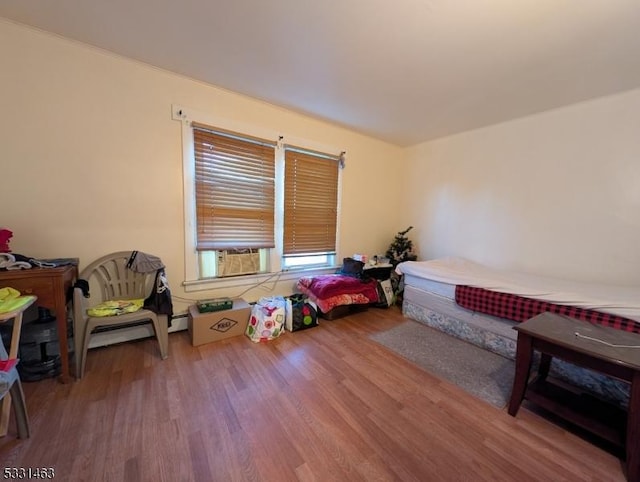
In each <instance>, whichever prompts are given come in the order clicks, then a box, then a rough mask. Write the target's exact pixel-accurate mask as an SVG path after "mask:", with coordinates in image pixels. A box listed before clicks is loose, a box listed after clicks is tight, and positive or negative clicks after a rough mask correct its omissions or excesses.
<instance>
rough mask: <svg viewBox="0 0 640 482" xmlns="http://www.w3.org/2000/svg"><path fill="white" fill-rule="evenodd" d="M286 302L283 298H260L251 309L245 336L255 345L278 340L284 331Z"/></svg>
mask: <svg viewBox="0 0 640 482" xmlns="http://www.w3.org/2000/svg"><path fill="white" fill-rule="evenodd" d="M285 315H286V301H285V299H284V297H282V296H272V297H265V298H260V299H259V300H258V302H257V303H256V304H255V305H253V307H252V308H251V316H250V317H249V324H248V325H247V330H246V332H245V334H246V335H247V336H248V337H249V339H250V340H251V341H253V342H255V343H258V342H260V341H269V340H273V339H274V338H278V337H279V336H280V335H281V334H282V332H283V331H284V321H285Z"/></svg>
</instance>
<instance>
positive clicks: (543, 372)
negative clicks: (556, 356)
mask: <svg viewBox="0 0 640 482" xmlns="http://www.w3.org/2000/svg"><path fill="white" fill-rule="evenodd" d="M552 358H553V357H552V356H551V355H549V354H548V353H542V354H541V355H540V366H539V367H538V378H539V379H540V380H545V379H546V378H547V375H549V369H550V368H551V359H552Z"/></svg>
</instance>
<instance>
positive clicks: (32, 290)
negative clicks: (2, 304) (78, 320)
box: [3, 278, 55, 307]
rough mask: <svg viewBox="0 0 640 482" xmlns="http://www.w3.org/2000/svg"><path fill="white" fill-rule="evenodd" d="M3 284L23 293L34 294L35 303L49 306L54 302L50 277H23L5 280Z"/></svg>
mask: <svg viewBox="0 0 640 482" xmlns="http://www.w3.org/2000/svg"><path fill="white" fill-rule="evenodd" d="M3 284H6V285H7V286H10V287H11V288H14V289H16V290H18V291H19V292H20V294H23V295H36V296H37V297H38V300H37V301H36V304H38V305H44V306H48V307H51V306H53V305H54V304H55V301H54V298H53V280H52V279H51V278H24V279H13V280H7V281H6V282H4V283H3Z"/></svg>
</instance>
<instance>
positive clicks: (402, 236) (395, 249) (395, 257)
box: [385, 226, 418, 267]
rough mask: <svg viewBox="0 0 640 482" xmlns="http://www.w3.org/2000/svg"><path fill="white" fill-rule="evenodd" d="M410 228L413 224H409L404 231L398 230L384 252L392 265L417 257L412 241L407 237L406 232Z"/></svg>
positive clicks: (413, 259)
mask: <svg viewBox="0 0 640 482" xmlns="http://www.w3.org/2000/svg"><path fill="white" fill-rule="evenodd" d="M412 229H413V226H409V227H408V228H407V229H405V230H404V231H399V232H398V234H396V236H395V238H394V239H393V242H392V243H391V244H390V245H389V249H387V252H386V253H385V255H386V257H387V258H389V262H390V263H391V264H392V265H393V266H394V267H395V266H396V265H397V264H398V263H402V262H403V261H415V260H416V259H418V256H416V255H415V254H414V252H413V242H412V241H411V240H410V239H409V238H408V237H407V233H408V232H409V231H411V230H412Z"/></svg>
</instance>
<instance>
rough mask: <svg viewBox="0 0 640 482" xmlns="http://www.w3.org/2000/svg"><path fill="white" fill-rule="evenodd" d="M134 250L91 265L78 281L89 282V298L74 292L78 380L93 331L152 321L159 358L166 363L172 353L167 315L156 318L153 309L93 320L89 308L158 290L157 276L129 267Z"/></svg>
mask: <svg viewBox="0 0 640 482" xmlns="http://www.w3.org/2000/svg"><path fill="white" fill-rule="evenodd" d="M131 253H132V252H131V251H120V252H117V253H112V254H108V255H106V256H103V257H102V258H100V259H97V260H96V261H94V262H93V263H91V264H90V265H88V266H87V267H86V268H85V269H83V270H82V272H81V273H80V275H79V279H82V280H86V281H87V282H88V283H89V293H90V298H85V297H84V294H83V292H82V289H81V288H79V287H76V288H74V290H73V312H74V317H73V318H74V320H73V321H74V344H75V357H76V377H77V378H82V376H83V375H84V370H85V365H86V358H87V351H88V349H89V340H90V338H91V334H92V332H93V331H94V330H95V329H96V328H98V327H103V326H119V325H122V327H123V328H124V327H127V326H130V325H131V324H132V323H136V322H140V321H145V320H146V321H149V322H150V323H152V325H153V329H154V332H155V335H156V338H157V340H158V346H159V348H160V356H161V358H162V359H163V360H164V359H165V358H167V357H168V353H169V323H168V317H167V315H157V314H156V313H154V312H153V311H151V310H147V309H140V310H138V311H135V312H133V313H126V314H123V315H117V316H100V317H93V316H89V315H88V314H87V308H90V307H91V306H96V305H97V304H99V303H102V302H104V301H113V300H134V299H140V298H147V297H148V296H149V295H150V294H151V291H152V290H153V289H155V273H137V272H135V271H132V270H131V269H129V268H127V261H128V260H129V257H130V256H131Z"/></svg>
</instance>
